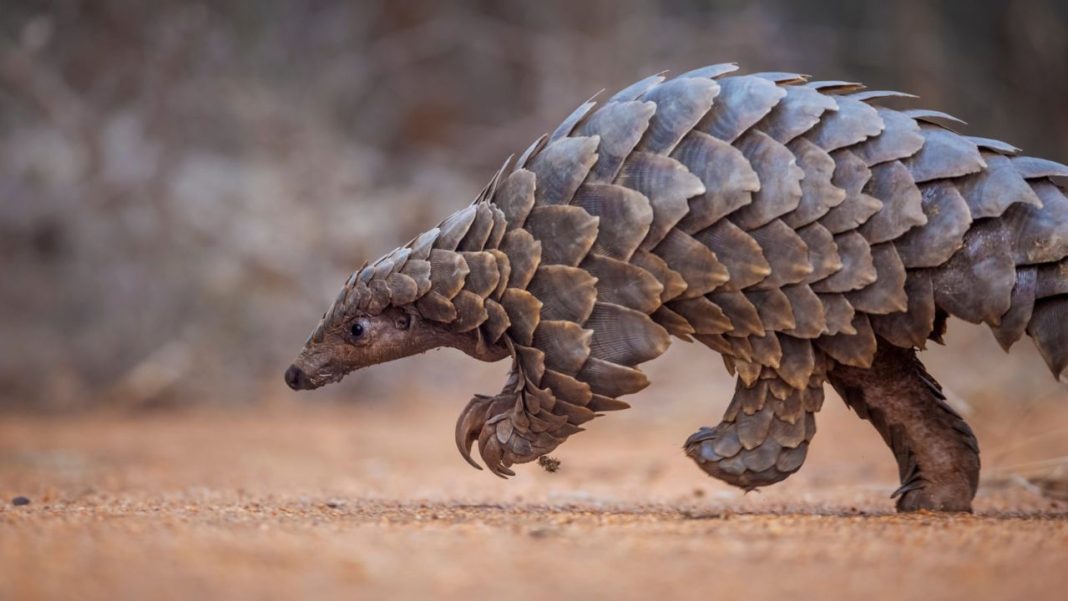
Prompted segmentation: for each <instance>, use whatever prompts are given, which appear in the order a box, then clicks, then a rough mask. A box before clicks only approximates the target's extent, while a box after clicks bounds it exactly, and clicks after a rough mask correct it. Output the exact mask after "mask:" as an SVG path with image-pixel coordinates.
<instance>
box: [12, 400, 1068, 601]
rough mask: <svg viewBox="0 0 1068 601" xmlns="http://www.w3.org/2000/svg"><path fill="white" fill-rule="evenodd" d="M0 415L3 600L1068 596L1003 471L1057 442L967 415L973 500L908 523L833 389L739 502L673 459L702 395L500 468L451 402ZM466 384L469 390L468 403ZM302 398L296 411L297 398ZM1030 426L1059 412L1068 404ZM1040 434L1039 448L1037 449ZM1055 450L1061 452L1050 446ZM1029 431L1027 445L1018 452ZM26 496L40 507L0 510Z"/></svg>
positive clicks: (702, 417) (700, 409)
mask: <svg viewBox="0 0 1068 601" xmlns="http://www.w3.org/2000/svg"><path fill="white" fill-rule="evenodd" d="M283 398H284V399H286V400H278V401H273V402H268V403H267V404H266V407H265V408H259V409H256V410H241V411H222V410H218V409H213V410H206V409H201V410H195V411H177V412H176V411H156V412H132V413H131V412H123V413H103V414H90V415H79V416H67V417H56V416H51V417H44V416H38V417H32V416H6V417H2V418H0V495H3V504H2V505H0V599H37V598H52V599H116V598H134V599H149V598H151V599H202V598H261V599H293V598H327V599H331V598H338V599H340V598H345V599H351V598H368V599H370V598H416V597H417V596H430V597H432V598H461V597H465V598H491V597H496V598H509V599H534V598H554V599H593V598H598V599H599V598H615V599H647V598H651V597H654V596H656V597H661V598H670V599H687V598H692V599H716V598H724V599H738V598H746V599H764V598H785V596H786V595H804V596H805V598H816V599H832V600H833V599H858V598H866V599H898V600H899V599H918V598H922V599H1063V598H1064V597H1063V594H1064V590H1065V588H1066V587H1068V571H1066V570H1065V569H1064V568H1065V566H1068V503H1066V502H1064V501H1056V500H1052V499H1050V498H1048V497H1044V496H1042V495H1040V494H1038V492H1037V491H1036V489H1035V488H1034V487H1031V486H1028V485H1026V484H1020V483H1018V482H1019V481H1015V482H1014V481H1013V480H1012V479H1007V478H1006V477H1005V476H1004V474H1005V473H1006V472H1005V471H1004V470H1003V469H1002V468H1003V467H1004V466H1008V465H1010V464H1013V463H1019V462H1021V461H1023V462H1026V461H1028V460H1030V459H1034V458H1036V457H1048V456H1051V454H1054V453H1061V454H1062V455H1063V454H1064V445H1063V442H1062V441H1063V439H1065V438H1066V437H1065V436H1063V435H1058V436H1046V437H1044V438H1045V439H1047V442H1045V443H1043V442H1041V440H1040V439H1043V436H1041V435H1039V434H1040V432H1038V431H1036V432H1032V433H1031V434H1029V435H1028V438H1027V439H1028V440H1031V441H1035V442H1036V444H1037V448H1027V449H1024V450H1022V451H1017V450H1014V449H1017V448H1018V447H1020V446H1021V445H1019V444H1017V442H1016V441H1018V440H1019V433H1018V432H1014V431H1012V430H1011V429H1005V428H999V427H985V426H982V424H996V423H1003V422H999V420H997V419H990V416H985V417H984V418H983V419H980V420H979V424H977V429H978V431H979V435H980V440H982V441H983V444H984V457H985V458H986V465H984V469H985V470H986V471H985V472H984V485H983V487H982V489H981V491H980V494H979V497H978V499H977V501H976V514H975V515H956V516H944V515H932V514H915V515H903V516H899V515H896V514H894V513H893V511H892V502H891V501H890V500H889V499H888V498H887V497H888V495H889V493H890V492H891V491H892V490H893V488H894V487H895V475H896V474H895V469H894V466H893V464H892V462H891V460H890V455H889V453H888V451H886V450H885V449H884V448H883V447H882V446H881V442H880V441H879V440H878V438H877V437H876V436H875V435H874V432H873V431H870V429H869V426H868V425H867V424H864V423H862V422H860V421H858V420H856V419H855V417H853V416H852V415H851V414H849V413H848V412H847V411H846V410H845V409H844V408H842V407H841V406H840V403H839V402H837V399H834V398H833V397H832V398H829V399H828V406H827V408H826V409H825V410H824V412H823V413H822V414H821V420H820V428H821V431H820V435H819V436H818V437H817V441H816V444H815V445H814V448H813V452H812V453H811V454H810V459H809V461H808V465H806V466H805V468H804V469H803V470H802V471H801V472H800V473H799V474H797V475H795V476H794V477H792V478H791V479H789V480H787V481H786V482H784V483H782V484H781V485H779V486H777V487H773V488H771V489H768V490H766V491H763V492H760V493H751V494H748V495H744V494H742V493H740V492H738V491H736V490H734V489H731V488H729V487H727V486H725V485H723V484H721V483H719V482H716V481H713V480H711V479H709V478H707V477H705V476H703V475H702V474H701V473H700V472H698V470H697V469H696V468H695V467H694V466H693V465H691V464H690V462H689V460H687V459H686V458H685V457H683V456H682V453H681V451H680V450H679V446H680V444H681V442H682V440H683V439H684V438H685V436H686V435H687V434H689V433H690V432H691V431H692V430H693V429H694V427H695V426H697V425H698V424H700V423H705V422H709V421H711V420H710V417H711V416H712V415H714V414H713V413H711V412H710V410H709V407H708V405H707V404H706V403H696V402H693V403H691V402H681V401H675V402H670V403H666V404H663V405H661V406H656V405H654V404H651V403H636V404H635V407H634V408H633V409H631V410H629V411H627V412H622V413H619V414H617V415H611V416H608V417H605V418H602V419H600V420H597V421H595V422H593V424H592V427H591V428H590V431H589V432H586V433H583V434H582V435H580V436H576V437H575V438H574V439H572V440H571V441H569V442H568V444H567V445H566V446H564V447H561V448H560V449H559V452H558V453H556V456H557V457H559V458H560V460H561V461H562V466H561V468H560V469H559V471H557V472H555V473H548V472H545V471H543V470H541V469H539V468H538V467H537V466H533V465H531V466H523V467H521V468H520V469H519V474H518V476H517V477H516V478H514V479H512V480H510V481H501V480H498V479H496V478H494V477H493V476H491V475H489V474H488V473H486V472H476V471H475V470H472V469H471V468H469V467H468V466H466V465H465V464H464V463H463V462H462V460H461V459H460V458H459V457H458V456H457V454H456V451H455V449H454V448H453V442H452V433H451V429H452V424H453V420H454V419H455V415H456V412H458V411H459V408H460V404H459V402H458V403H456V404H455V405H456V406H453V404H448V403H444V402H435V403H430V402H415V401H411V402H397V403H392V404H387V403H372V404H365V405H357V406H339V405H336V404H331V403H324V402H321V401H318V402H317V401H315V400H312V401H311V402H308V401H298V400H295V399H293V398H291V397H283ZM461 398H462V397H461ZM298 403H300V404H298ZM1049 407H1052V408H1050V409H1048V410H1044V411H1045V412H1044V413H1042V414H1041V415H1038V414H1033V415H1032V416H1031V417H1032V419H1030V420H1028V423H1030V424H1033V425H1034V427H1035V428H1038V429H1039V430H1042V431H1045V432H1054V433H1056V432H1061V433H1062V434H1063V432H1064V429H1065V428H1066V427H1068V403H1058V404H1053V405H1050V406H1049ZM1049 440H1053V442H1049ZM1058 445H1059V446H1058ZM1023 446H1028V447H1035V446H1036V445H1023ZM17 495H24V496H26V497H27V498H28V499H29V500H30V503H29V504H28V505H24V506H14V505H13V504H11V503H10V499H11V498H13V497H15V496H17Z"/></svg>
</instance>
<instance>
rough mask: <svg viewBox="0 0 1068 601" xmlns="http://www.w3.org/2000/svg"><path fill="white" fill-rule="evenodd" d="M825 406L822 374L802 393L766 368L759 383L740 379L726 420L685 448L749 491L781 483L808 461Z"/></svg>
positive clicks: (706, 467) (711, 471)
mask: <svg viewBox="0 0 1068 601" xmlns="http://www.w3.org/2000/svg"><path fill="white" fill-rule="evenodd" d="M822 404H823V376H822V375H821V374H820V375H813V376H812V377H811V378H810V380H809V385H808V386H807V387H805V388H803V389H800V390H799V389H796V388H794V387H792V386H790V385H789V384H787V383H786V382H783V381H782V379H780V378H779V377H778V376H777V375H775V372H774V370H772V369H770V368H764V371H763V374H762V376H761V378H760V379H757V380H756V381H755V382H751V383H748V384H747V383H746V382H745V380H744V379H742V378H739V379H738V384H737V387H736V388H735V391H734V398H733V399H732V400H731V403H730V405H728V407H727V412H726V413H725V414H724V416H723V421H722V422H720V423H719V425H717V426H715V427H714V428H707V427H704V428H701V429H700V430H698V431H697V432H695V433H694V434H693V435H691V436H690V437H689V438H688V439H687V440H686V444H685V445H684V446H683V448H684V449H685V451H686V454H687V455H688V456H689V457H690V458H692V459H693V460H694V461H695V462H696V463H697V466H698V467H700V468H701V469H702V470H704V471H705V472H706V473H708V474H709V475H710V476H713V477H715V478H718V479H720V480H723V481H724V482H726V483H728V484H732V485H734V486H737V487H739V488H744V489H745V490H753V489H755V488H759V487H761V486H768V485H770V484H775V483H776V482H779V481H782V480H784V479H786V478H787V477H788V476H789V475H790V474H792V473H794V472H796V471H797V470H798V469H800V468H801V464H802V463H804V461H805V456H806V455H807V454H808V445H809V442H810V441H811V440H812V437H813V435H815V433H816V421H815V414H816V412H817V411H819V409H820V406H821V405H822Z"/></svg>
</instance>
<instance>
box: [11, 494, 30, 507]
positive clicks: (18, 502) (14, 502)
mask: <svg viewBox="0 0 1068 601" xmlns="http://www.w3.org/2000/svg"><path fill="white" fill-rule="evenodd" d="M11 504H12V505H14V506H15V507H21V506H23V505H29V504H30V500H29V499H27V498H26V497H21V496H20V497H15V498H14V499H11Z"/></svg>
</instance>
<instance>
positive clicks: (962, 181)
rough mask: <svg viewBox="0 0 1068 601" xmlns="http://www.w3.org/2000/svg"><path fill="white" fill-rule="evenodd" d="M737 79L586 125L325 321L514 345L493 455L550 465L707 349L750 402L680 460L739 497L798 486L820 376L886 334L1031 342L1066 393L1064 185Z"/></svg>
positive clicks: (756, 77) (565, 131)
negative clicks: (695, 463) (650, 372)
mask: <svg viewBox="0 0 1068 601" xmlns="http://www.w3.org/2000/svg"><path fill="white" fill-rule="evenodd" d="M735 70H736V67H735V66H734V65H714V66H711V67H706V68H704V69H699V70H696V71H692V72H689V73H684V74H682V75H679V76H677V77H674V78H671V79H665V77H662V76H654V77H650V78H647V79H644V80H642V81H640V82H637V83H635V84H633V85H631V86H629V87H627V88H625V89H624V90H622V91H620V92H618V93H617V94H615V95H613V96H611V97H610V98H608V99H607V100H606V101H604V102H603V103H596V102H594V101H590V102H586V103H584V104H582V105H581V106H580V107H579V108H578V109H576V110H575V111H574V112H573V113H572V114H571V115H569V116H568V117H567V118H566V119H565V120H564V122H563V123H562V124H560V126H559V127H557V128H556V129H555V130H554V131H553V132H552V133H551V134H549V135H546V136H542V137H541V138H539V139H538V140H537V141H535V143H534V144H532V145H531V146H530V147H529V148H528V149H527V150H526V151H525V152H523V153H522V154H521V155H520V156H519V157H518V159H515V160H512V159H509V161H508V162H506V164H505V165H504V166H503V167H502V168H501V170H500V171H499V172H498V173H497V174H496V176H494V178H493V179H492V181H491V182H490V184H489V185H487V187H486V189H485V190H484V191H483V192H482V193H481V194H480V195H479V197H478V198H477V199H476V200H475V202H474V203H472V204H471V205H470V206H468V207H466V208H464V209H462V210H460V211H458V212H457V213H455V214H453V215H451V216H449V217H448V218H447V219H445V220H444V221H443V222H442V223H441V224H440V225H439V226H438V227H436V228H434V229H432V230H430V231H429V232H426V233H425V234H423V235H421V236H419V237H417V238H416V239H415V240H413V241H412V242H411V243H409V244H408V245H406V246H405V247H402V248H400V249H397V250H396V251H394V252H393V253H391V254H389V255H387V256H386V257H384V258H383V259H381V260H380V261H378V262H377V263H375V264H374V265H370V266H367V267H365V268H363V269H362V270H360V271H358V272H357V273H355V274H354V275H353V277H352V278H350V280H349V282H348V285H347V286H346V287H345V290H343V292H342V296H341V297H339V300H341V301H345V302H338V303H336V305H335V311H339V310H352V308H353V307H358V308H359V309H360V310H365V311H370V312H372V313H373V312H376V311H381V310H382V308H384V307H386V306H388V305H390V304H392V305H410V306H414V308H415V310H416V311H417V312H418V313H419V314H420V315H421V316H422V317H424V318H425V319H429V320H433V321H436V322H441V323H446V324H451V325H450V327H451V328H453V329H454V330H455V331H458V332H474V333H475V334H476V335H477V336H478V337H479V341H480V344H484V345H503V346H506V347H507V348H508V350H509V351H510V352H511V354H512V357H513V359H514V362H515V363H514V366H515V367H514V370H513V374H512V377H511V379H510V381H509V384H508V385H507V386H506V388H505V391H504V392H502V396H501V398H503V399H504V401H506V404H507V406H509V407H512V409H511V410H510V419H507V420H501V421H499V422H497V423H498V428H497V430H496V433H495V434H496V437H497V439H498V441H499V442H500V443H501V444H502V445H506V444H512V447H513V448H515V443H516V441H517V439H516V438H515V437H516V436H517V435H519V434H522V435H523V441H519V444H520V446H523V445H527V446H528V447H529V446H532V447H533V450H534V451H536V452H538V453H540V452H547V450H551V449H552V448H553V447H554V446H556V445H557V444H559V442H560V441H562V440H563V439H564V438H566V437H567V436H568V435H570V434H571V433H574V432H576V431H578V430H579V429H580V428H579V427H578V426H579V425H581V424H582V423H584V422H586V421H588V420H590V419H591V418H593V417H594V416H595V415H596V414H597V412H600V411H607V410H613V409H619V408H623V407H626V404H625V403H623V402H621V401H618V400H616V399H617V398H618V397H620V396H622V395H626V394H630V393H633V392H636V391H638V390H641V389H642V388H644V387H645V386H646V385H647V384H648V382H647V380H646V378H645V376H644V375H643V374H642V373H641V371H639V370H638V369H637V366H638V365H639V364H640V363H642V362H645V361H648V360H650V359H653V358H654V357H657V356H658V355H660V354H661V353H663V352H664V351H665V349H666V348H667V346H668V343H669V335H674V336H675V337H678V338H681V339H684V340H694V339H696V340H698V341H700V342H701V343H703V344H705V345H707V346H708V347H710V348H712V349H714V350H716V351H717V352H719V353H721V354H722V356H723V358H724V360H725V362H726V364H727V368H728V369H729V370H730V371H731V372H732V373H737V374H738V376H739V382H738V393H737V394H736V396H735V400H734V402H732V404H731V407H730V408H729V409H728V414H727V416H726V418H725V425H726V426H727V428H726V430H723V429H720V430H719V431H717V432H716V433H715V435H709V436H702V433H698V434H697V435H695V437H692V438H691V441H690V444H689V446H688V448H689V447H693V448H692V451H691V452H692V453H696V454H697V455H698V457H696V458H698V460H699V462H700V461H704V460H707V462H708V466H707V467H706V469H707V470H708V471H710V472H714V473H716V475H717V476H719V477H724V478H726V479H728V480H732V479H733V480H732V481H734V482H735V483H736V484H739V485H742V486H755V485H761V484H766V483H769V482H772V481H775V480H777V479H781V478H782V477H785V475H787V474H789V473H792V472H793V471H794V470H796V469H797V468H798V467H799V466H800V464H801V461H803V459H804V455H805V450H806V448H807V441H808V440H809V439H811V436H812V433H813V432H814V430H815V426H814V422H813V421H812V413H813V412H815V411H816V410H817V409H818V408H819V406H820V403H821V402H822V399H823V393H822V384H823V381H824V375H825V374H826V372H827V370H828V369H829V368H830V366H831V365H832V364H842V365H848V366H856V367H867V366H870V365H871V362H872V360H873V356H874V355H875V352H876V342H877V336H878V337H881V338H883V339H885V340H887V341H889V342H890V343H892V344H894V345H898V346H901V347H906V348H913V347H917V348H922V347H924V345H925V344H926V341H927V340H928V339H934V340H940V338H941V336H942V334H943V332H944V329H945V320H946V318H947V317H948V316H956V317H959V318H961V319H965V320H967V321H970V322H974V323H986V324H988V325H989V326H990V327H991V328H992V329H993V331H994V334H995V336H996V338H997V340H998V342H999V343H1000V344H1001V345H1002V346H1003V347H1004V348H1006V349H1008V348H1009V347H1010V346H1011V345H1012V344H1013V343H1015V342H1016V341H1017V340H1019V339H1020V338H1021V337H1022V336H1023V335H1024V334H1028V335H1030V336H1031V337H1032V338H1033V340H1034V342H1035V344H1036V345H1037V346H1038V348H1039V350H1040V351H1041V354H1042V356H1043V357H1044V358H1045V360H1046V362H1047V363H1048V364H1049V367H1050V368H1051V369H1052V370H1053V372H1054V373H1055V374H1057V375H1060V374H1062V373H1063V372H1064V371H1065V369H1066V367H1068V326H1066V325H1065V324H1068V260H1066V257H1068V198H1066V197H1065V194H1064V190H1063V189H1062V188H1060V187H1058V185H1056V184H1055V183H1054V182H1053V181H1052V180H1051V179H1050V178H1052V177H1056V176H1068V167H1065V166H1063V165H1059V164H1056V163H1053V162H1050V161H1046V160H1042V159H1037V158H1031V157H1026V156H1021V155H1020V154H1019V151H1018V150H1017V149H1016V148H1014V147H1012V146H1010V145H1008V144H1005V143H1003V142H998V141H995V140H989V139H985V138H976V137H970V136H964V135H960V134H958V133H955V132H954V131H953V130H952V129H950V127H952V126H954V121H955V120H954V119H953V118H952V117H950V116H948V115H946V114H944V113H939V112H936V111H929V110H904V111H899V110H892V109H890V108H885V107H883V106H881V105H880V100H882V99H885V98H894V97H902V96H907V95H905V94H900V93H895V92H879V91H867V90H864V89H863V87H862V86H860V85H858V84H852V83H845V82H808V81H807V80H806V79H805V78H804V77H803V76H800V75H796V74H789V73H757V74H752V75H735V74H733V72H734V71H735ZM350 295H357V296H356V298H357V299H358V302H356V303H353V302H348V301H350V300H351V296H350ZM721 426H723V425H721ZM709 432H711V430H709ZM483 438H484V439H485V438H486V437H485V435H483ZM490 438H491V440H480V446H484V445H485V444H487V443H488V444H491V445H492V444H495V443H494V441H493V440H492V436H491V437H490ZM524 441H526V442H524ZM702 442H707V443H708V444H705V445H704V447H701V443H702ZM468 444H470V442H468ZM484 455H485V452H484ZM495 471H496V470H495Z"/></svg>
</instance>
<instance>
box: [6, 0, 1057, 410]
mask: <svg viewBox="0 0 1068 601" xmlns="http://www.w3.org/2000/svg"><path fill="white" fill-rule="evenodd" d="M725 61H739V62H740V63H742V65H743V66H744V67H745V68H747V69H749V70H796V71H799V72H803V73H811V74H813V75H815V76H818V77H822V78H827V79H849V80H857V81H864V82H866V83H868V84H869V85H871V86H874V87H880V88H891V89H901V90H905V91H910V92H914V93H917V94H920V95H921V96H922V97H923V101H922V103H923V104H924V105H926V106H930V107H933V108H939V109H942V110H946V111H948V112H951V113H954V114H956V115H957V116H959V117H961V118H963V119H965V120H966V121H969V122H970V123H971V124H972V127H971V128H970V129H969V132H972V133H975V134H976V135H983V136H989V137H999V138H1003V139H1005V140H1007V141H1009V142H1011V143H1014V144H1016V145H1018V146H1021V147H1023V148H1025V149H1026V150H1027V151H1028V152H1030V153H1033V154H1037V155H1040V156H1047V157H1049V158H1053V159H1059V160H1061V161H1065V160H1068V102H1066V99H1068V3H1065V2H1063V1H1061V0H1020V1H1012V2H1010V1H1008V0H1001V1H998V0H959V1H957V0H954V1H945V2H927V1H922V0H905V1H902V2H879V1H855V0H854V1H849V0H821V1H816V2H791V1H786V0H782V1H778V2H743V1H732V0H726V1H721V2H712V1H696V0H671V1H666V2H658V3H649V2H640V1H638V0H594V1H589V2H575V1H565V0H543V1H540V2H494V1H490V0H463V1H455V2H448V3H444V2H435V1H432V0H414V1H403V2H390V1H387V0H380V1H362V2H342V1H326V0H319V1H308V2H283V1H278V0H271V1H267V0H264V1H256V2H251V1H246V2H241V1H230V2H225V1H221V2H209V3H198V2H187V1H178V0H159V1H153V2H147V1H136V0H93V1H82V2H79V1H65V0H57V1H54V2H37V1H28V0H5V1H4V2H3V7H2V9H0V273H2V274H3V279H2V282H0V406H23V407H25V406H37V407H70V406H78V405H83V404H86V403H89V404H104V403H118V404H123V403H138V404H140V403H146V402H149V403H152V402H169V401H186V400H189V399H210V400H213V401H215V400H219V401H225V402H241V401H247V400H250V399H256V398H259V397H260V396H261V395H262V394H263V391H264V390H265V388H264V387H265V386H272V387H273V386H276V385H277V383H278V382H279V381H280V374H281V371H282V369H283V368H284V366H285V365H286V364H287V362H288V361H289V359H290V358H291V356H292V355H293V354H294V353H295V352H296V351H297V349H298V348H299V346H300V344H301V343H302V341H303V340H304V337H305V335H306V334H307V332H308V331H310V329H311V328H312V326H313V325H314V321H315V319H316V318H317V316H318V312H321V311H322V310H323V308H325V306H326V304H327V303H328V301H329V299H331V298H332V296H333V294H334V293H335V292H336V290H335V288H336V286H338V285H339V284H340V283H341V281H342V279H343V277H344V276H345V275H347V273H348V272H349V271H350V270H351V269H353V268H354V267H356V266H357V264H358V263H359V262H360V261H362V260H363V259H364V258H373V257H374V256H378V255H379V254H381V253H382V252H384V251H387V250H389V249H391V248H393V247H394V246H396V245H397V244H398V243H401V242H403V241H404V240H407V239H408V238H409V237H410V236H411V235H412V234H414V233H416V232H418V231H421V230H422V229H424V228H426V227H428V226H429V225H430V224H432V223H435V222H436V221H437V220H438V219H439V218H440V217H442V216H444V215H445V214H447V213H448V212H451V211H452V210H454V209H455V208H458V207H460V206H462V205H463V204H465V203H466V202H468V201H469V200H470V198H472V197H473V195H474V194H475V193H476V192H477V191H478V190H479V189H480V188H481V185H482V183H483V182H484V180H485V179H486V178H487V177H488V176H489V175H490V174H491V173H492V171H493V170H494V169H495V168H496V166H497V165H498V164H499V163H500V161H501V160H503V158H504V157H505V156H507V155H508V154H509V153H511V152H514V151H517V150H521V149H522V148H524V147H525V146H526V145H527V143H528V142H529V140H531V139H532V138H534V137H535V136H536V135H538V134H540V133H541V132H542V131H545V130H551V129H552V128H553V127H554V126H555V124H556V122H558V121H559V119H560V118H561V117H563V116H564V115H566V114H567V113H568V112H569V111H570V110H571V109H572V108H573V107H574V106H577V105H578V104H579V103H580V102H582V101H583V100H585V99H586V98H588V97H589V96H590V95H591V94H592V93H594V92H596V91H597V90H598V89H601V88H602V87H605V88H609V89H612V88H615V87H619V86H621V85H624V84H626V83H629V82H630V81H633V80H635V79H638V78H640V77H643V76H645V75H648V74H650V73H653V72H657V71H660V70H663V69H672V70H676V71H679V70H685V69H689V68H693V67H696V66H701V65H703V64H708V63H714V62H725ZM377 373H380V374H383V375H388V374H389V373H391V372H390V371H389V368H384V370H383V371H380V372H377ZM373 377H374V376H372V378H373ZM264 382H266V383H268V384H263V383H264ZM372 382H373V380H372Z"/></svg>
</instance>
